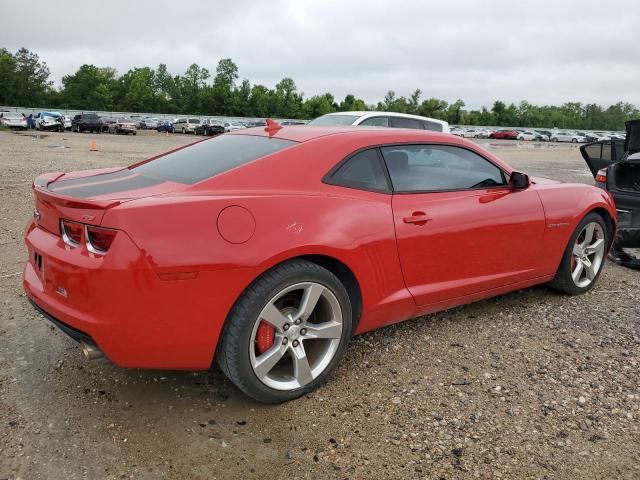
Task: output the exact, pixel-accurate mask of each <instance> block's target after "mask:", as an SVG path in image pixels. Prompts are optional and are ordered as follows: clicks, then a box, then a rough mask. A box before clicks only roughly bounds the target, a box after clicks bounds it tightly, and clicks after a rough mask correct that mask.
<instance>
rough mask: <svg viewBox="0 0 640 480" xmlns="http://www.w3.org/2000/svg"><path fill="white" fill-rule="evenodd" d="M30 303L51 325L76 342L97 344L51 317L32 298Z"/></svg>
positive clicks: (82, 333) (84, 334)
mask: <svg viewBox="0 0 640 480" xmlns="http://www.w3.org/2000/svg"><path fill="white" fill-rule="evenodd" d="M29 302H30V303H31V305H33V308H35V309H36V310H37V311H38V312H40V313H41V314H42V316H44V318H46V319H47V320H49V321H50V322H51V323H53V324H54V325H55V326H56V327H58V328H59V329H60V330H62V331H63V332H64V333H66V334H67V335H69V336H70V337H71V338H73V339H74V340H75V341H76V342H85V343H95V342H94V341H93V339H92V338H91V337H90V336H89V335H87V334H86V333H84V332H81V331H80V330H76V329H75V328H73V327H70V326H69V325H67V324H65V323H63V322H61V321H60V320H58V319H57V318H55V317H53V316H52V315H50V314H49V313H48V312H46V311H45V310H43V309H42V308H41V307H40V306H39V305H38V304H37V303H36V302H34V301H33V300H32V299H31V298H29Z"/></svg>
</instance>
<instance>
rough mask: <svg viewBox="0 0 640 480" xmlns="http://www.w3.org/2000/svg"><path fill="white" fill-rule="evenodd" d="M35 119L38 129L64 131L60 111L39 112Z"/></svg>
mask: <svg viewBox="0 0 640 480" xmlns="http://www.w3.org/2000/svg"><path fill="white" fill-rule="evenodd" d="M35 120H36V128H37V129H38V130H47V131H54V132H62V131H64V116H63V115H62V114H61V113H60V112H39V113H38V115H36V118H35Z"/></svg>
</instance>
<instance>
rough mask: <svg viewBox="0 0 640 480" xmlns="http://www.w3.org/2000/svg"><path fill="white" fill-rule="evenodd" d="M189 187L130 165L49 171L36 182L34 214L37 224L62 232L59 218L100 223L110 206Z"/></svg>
mask: <svg viewBox="0 0 640 480" xmlns="http://www.w3.org/2000/svg"><path fill="white" fill-rule="evenodd" d="M186 187H187V185H184V184H181V183H176V182H170V181H165V180H161V179H157V178H153V177H150V176H147V175H140V174H138V173H134V172H133V171H131V170H130V169H129V168H113V169H102V170H85V171H80V172H73V173H68V174H64V173H61V172H58V173H51V174H46V175H42V176H40V177H38V178H36V180H35V181H34V182H33V192H34V195H35V197H36V210H35V211H34V218H35V220H36V222H37V223H38V225H40V226H41V227H42V228H44V229H46V230H48V231H50V232H52V233H59V232H60V219H67V220H72V221H76V222H80V223H85V224H91V225H101V223H102V219H103V217H104V213H105V212H106V210H108V209H109V208H112V207H114V206H116V205H119V204H121V203H124V202H127V201H130V200H135V199H138V198H144V197H150V196H155V195H162V194H165V193H170V192H175V191H179V190H184V189H185V188H186Z"/></svg>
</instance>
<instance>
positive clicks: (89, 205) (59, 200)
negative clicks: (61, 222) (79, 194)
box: [32, 182, 122, 210]
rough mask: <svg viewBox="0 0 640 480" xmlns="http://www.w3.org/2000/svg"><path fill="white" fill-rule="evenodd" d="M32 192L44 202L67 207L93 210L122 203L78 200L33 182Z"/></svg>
mask: <svg viewBox="0 0 640 480" xmlns="http://www.w3.org/2000/svg"><path fill="white" fill-rule="evenodd" d="M32 188H33V194H34V195H35V196H36V197H37V198H39V199H40V200H43V201H45V202H49V203H51V204H53V205H60V206H62V207H68V208H86V209H93V210H106V209H107V208H111V207H115V206H116V205H120V203H122V202H121V201H120V200H86V201H85V200H79V199H78V198H75V197H68V196H65V195H60V194H59V193H52V192H49V191H47V190H44V189H42V188H41V187H39V186H38V185H36V184H35V182H34V184H33V187H32Z"/></svg>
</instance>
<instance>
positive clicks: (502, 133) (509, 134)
mask: <svg viewBox="0 0 640 480" xmlns="http://www.w3.org/2000/svg"><path fill="white" fill-rule="evenodd" d="M519 134H520V132H519V131H518V130H498V131H495V132H493V133H492V134H490V135H489V138H495V139H501V140H516V139H517V138H518V135H519Z"/></svg>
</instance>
